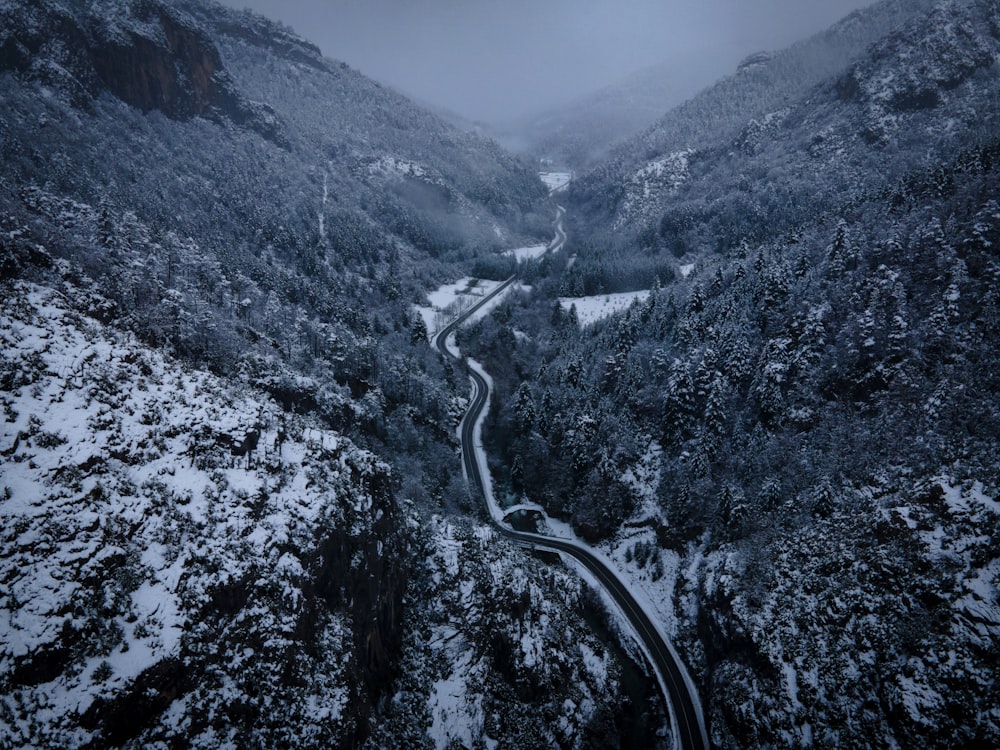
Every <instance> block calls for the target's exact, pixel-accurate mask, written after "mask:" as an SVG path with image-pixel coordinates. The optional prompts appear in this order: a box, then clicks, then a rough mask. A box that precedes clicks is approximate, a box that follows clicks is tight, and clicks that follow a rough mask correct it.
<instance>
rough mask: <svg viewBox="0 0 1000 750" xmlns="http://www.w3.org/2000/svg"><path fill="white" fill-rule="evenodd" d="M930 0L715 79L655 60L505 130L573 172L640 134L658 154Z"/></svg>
mask: <svg viewBox="0 0 1000 750" xmlns="http://www.w3.org/2000/svg"><path fill="white" fill-rule="evenodd" d="M931 5H932V0H881V2H877V3H875V4H873V5H872V6H870V7H868V8H863V9H861V10H858V11H856V12H854V13H852V14H850V15H849V16H847V17H846V18H845V19H844V20H842V21H841V22H839V23H837V24H835V25H834V26H833V27H831V28H830V29H827V30H826V31H824V32H822V33H820V34H816V35H815V36H813V37H811V38H809V39H806V40H803V41H802V42H799V43H798V44H795V45H794V46H792V47H790V48H788V49H785V50H781V51H779V52H774V53H768V52H762V53H758V54H755V55H751V56H749V57H748V58H747V59H745V60H744V61H743V62H742V63H740V65H739V67H738V69H737V70H736V72H735V73H734V74H733V75H731V76H729V77H726V78H724V79H723V80H721V81H718V82H715V81H714V80H713V79H709V78H704V79H702V80H698V79H697V78H692V69H693V70H697V69H699V68H701V67H704V65H702V64H699V62H700V61H692V64H691V65H688V66H686V65H684V64H670V65H666V64H664V65H657V66H654V67H652V68H649V69H647V70H643V71H639V72H638V73H635V74H633V75H631V76H629V77H628V78H626V79H625V80H623V81H621V82H620V83H618V84H615V85H612V86H608V87H606V88H604V89H602V90H601V91H598V92H596V93H594V94H592V95H590V96H587V97H583V98H582V99H580V100H579V101H577V102H575V103H573V104H571V105H568V106H565V107H562V108H560V109H558V110H555V111H552V112H547V113H543V114H539V115H538V116H536V117H534V118H531V119H530V120H528V121H526V122H523V123H520V124H519V125H518V126H513V127H512V128H511V130H512V132H513V133H516V134H517V137H519V138H520V139H521V140H522V141H523V147H524V148H526V149H527V150H528V151H530V152H531V153H533V154H535V155H537V156H539V157H548V158H551V159H554V160H555V161H556V162H558V163H562V164H565V165H567V166H569V167H571V168H573V169H575V170H577V171H578V172H584V171H585V170H587V169H589V168H592V167H595V166H597V165H599V164H600V163H601V162H603V161H604V160H606V159H607V158H608V157H609V156H610V155H611V154H609V152H613V149H614V147H615V146H618V145H619V144H622V143H624V142H626V141H630V140H632V139H633V138H634V137H636V136H639V134H640V133H642V136H641V138H642V140H643V145H644V146H645V147H646V148H656V149H657V150H658V151H660V152H661V153H670V152H677V151H681V150H683V149H686V148H691V147H696V146H699V145H701V143H700V141H699V139H698V137H697V136H698V135H699V134H703V133H706V132H718V131H725V129H727V128H731V127H732V126H733V125H734V124H738V125H742V123H743V122H745V121H746V120H748V119H750V118H753V117H760V116H762V115H765V114H766V113H767V112H768V111H771V110H774V109H778V108H780V107H781V106H783V104H784V102H785V101H786V100H788V99H794V98H796V97H797V96H798V95H800V94H801V93H803V92H804V91H806V90H808V89H809V88H811V87H812V86H814V85H816V84H817V83H819V82H820V81H822V80H823V79H824V78H826V77H828V76H830V75H834V74H836V73H837V72H839V71H841V70H842V69H843V68H844V67H845V66H846V65H847V64H849V63H850V62H851V61H853V60H855V59H857V58H858V57H859V56H860V55H862V54H863V53H864V51H865V50H866V49H867V47H868V46H869V45H870V44H872V43H873V42H875V41H877V40H878V39H880V38H882V37H883V36H884V35H885V34H886V33H887V32H889V31H890V30H892V29H894V28H896V27H898V26H899V25H900V24H902V23H903V22H905V21H906V20H908V19H910V18H912V17H913V16H914V15H918V14H919V13H921V12H922V11H925V10H927V9H928V8H930V6H931ZM710 84H711V85H710ZM701 89H704V91H701V93H699V90H701ZM696 94H697V96H695V95H696ZM687 100H690V101H687ZM685 101H687V103H686V104H684V106H682V107H678V105H680V104H681V103H682V102H685ZM668 113H669V114H668ZM664 118H665V119H664ZM644 131H645V132H644ZM660 141H666V143H660ZM631 150H634V149H633V147H632V146H626V147H625V148H623V149H622V151H620V152H613V153H618V154H620V155H624V154H626V153H627V152H628V151H631Z"/></svg>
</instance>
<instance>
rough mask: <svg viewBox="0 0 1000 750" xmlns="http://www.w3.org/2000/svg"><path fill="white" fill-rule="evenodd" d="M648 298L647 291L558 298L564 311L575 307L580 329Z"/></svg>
mask: <svg viewBox="0 0 1000 750" xmlns="http://www.w3.org/2000/svg"><path fill="white" fill-rule="evenodd" d="M648 297H649V290H648V289H647V290H643V291H638V292H620V293H617V294H595V295H592V296H590V297H560V298H559V304H560V305H561V306H562V308H563V310H566V311H568V310H569V309H570V307H572V306H573V305H576V316H577V320H579V321H580V327H581V328H582V327H584V326H588V325H590V324H591V323H595V322H597V321H598V320H603V319H604V318H607V317H610V316H611V315H615V314H617V313H620V312H622V311H623V310H627V309H628V308H629V307H630V306H631V304H632V303H633V302H635V301H636V300H638V301H640V302H644V301H645V300H646V299H647V298H648Z"/></svg>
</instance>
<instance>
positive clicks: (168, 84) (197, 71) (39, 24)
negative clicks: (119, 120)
mask: <svg viewBox="0 0 1000 750" xmlns="http://www.w3.org/2000/svg"><path fill="white" fill-rule="evenodd" d="M69 8H70V10H67V9H66V8H65V7H63V6H61V5H58V4H55V3H51V2H42V3H39V4H38V5H37V6H35V7H33V8H32V9H31V11H30V12H29V13H23V12H19V11H15V10H14V9H8V10H6V11H0V16H2V17H3V21H4V32H3V33H4V37H3V38H2V41H0V71H2V70H13V71H17V72H20V73H27V74H28V75H31V76H34V77H37V78H39V79H41V80H42V81H44V82H47V83H52V84H54V85H57V86H59V87H60V88H63V89H66V88H68V89H70V90H71V92H72V93H73V94H74V98H75V100H76V102H77V103H78V104H85V103H86V102H87V101H88V100H89V99H90V98H91V97H94V96H97V95H98V94H100V92H101V91H104V90H106V91H109V92H110V93H112V94H113V95H114V96H116V97H118V98H119V99H121V100H122V101H124V102H126V103H128V104H130V105H132V106H134V107H138V108H139V109H141V110H142V111H143V112H149V111H151V110H159V111H161V112H163V113H164V114H165V115H167V116H168V117H171V118H173V119H188V118H191V117H196V116H200V117H209V118H212V119H223V118H227V119H229V120H231V121H232V122H234V123H236V124H237V125H240V126H244V127H247V128H249V129H250V130H253V131H255V132H257V133H259V134H260V135H262V136H264V137H266V138H269V139H271V140H280V133H279V129H278V126H277V122H276V119H275V117H274V114H273V111H271V110H270V108H269V107H266V105H261V104H257V103H253V102H249V101H247V100H245V99H244V98H243V97H242V96H240V94H239V93H238V91H237V90H236V88H235V86H234V85H233V83H232V80H231V79H230V77H229V74H228V73H227V72H226V71H225V69H224V68H223V64H222V60H221V57H220V55H219V50H218V49H217V48H216V47H215V45H214V44H213V43H212V40H211V39H210V38H209V36H208V35H207V34H206V33H205V32H204V31H203V30H201V29H199V28H198V26H197V25H196V23H195V22H194V20H193V19H191V18H190V17H189V16H187V15H186V14H184V13H183V12H182V11H180V10H178V9H177V8H175V7H173V6H171V5H169V4H167V3H163V2H159V1H158V0H137V1H136V2H123V3H121V4H120V8H119V9H118V10H119V13H118V14H117V15H116V16H114V17H113V18H112V22H111V23H109V22H108V20H109V19H108V17H107V16H105V15H101V16H97V12H96V11H95V10H94V9H92V8H89V7H88V4H87V3H73V4H70V6H69ZM53 51H58V53H57V54H55V55H54V56H53V54H52V53H53ZM53 61H55V62H53Z"/></svg>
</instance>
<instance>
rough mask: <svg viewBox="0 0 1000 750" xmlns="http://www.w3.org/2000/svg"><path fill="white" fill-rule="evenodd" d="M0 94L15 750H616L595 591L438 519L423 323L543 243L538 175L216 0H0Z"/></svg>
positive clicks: (0, 489)
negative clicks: (391, 747)
mask: <svg viewBox="0 0 1000 750" xmlns="http://www.w3.org/2000/svg"><path fill="white" fill-rule="evenodd" d="M0 102H2V106H0V289H2V291H0V295H2V298H3V300H4V310H3V311H2V316H0V338H2V357H0V401H2V404H3V409H4V421H3V426H2V428H0V514H2V515H3V518H4V522H3V532H2V534H0V559H2V561H3V564H2V573H0V577H2V580H3V582H4V583H3V586H2V587H0V745H2V746H4V747H52V748H57V747H58V748H67V747H98V746H131V747H148V746H152V745H156V744H157V743H159V744H169V745H172V746H173V745H176V746H184V747H206V748H209V747H219V746H238V747H251V746H256V747H287V746H294V747H300V748H309V747H324V748H326V747H358V746H360V745H361V744H362V743H364V742H366V741H368V742H373V743H376V744H378V745H379V746H381V744H383V743H387V744H395V743H397V742H404V741H405V742H406V743H408V745H407V746H417V747H424V746H426V747H442V748H443V747H444V746H445V745H447V744H448V742H449V741H450V739H451V737H452V736H453V735H454V734H455V732H456V731H458V730H457V729H456V727H458V728H459V729H460V728H461V727H462V726H463V725H465V724H467V723H468V722H471V721H478V722H479V724H478V725H477V726H478V731H481V732H483V733H486V732H494V733H499V732H501V731H502V732H504V733H506V734H509V735H510V736H512V737H514V738H517V737H528V738H532V737H534V738H538V737H546V738H550V739H553V738H555V736H556V735H554V734H553V732H554V731H556V730H554V729H553V727H554V726H556V724H555V723H554V721H553V717H554V716H556V715H559V716H560V717H561V719H560V721H559V722H558V741H560V742H563V743H565V744H566V745H567V746H577V747H586V746H593V745H600V746H606V743H605V742H604V741H603V740H602V739H601V738H602V737H606V736H610V735H613V734H614V733H615V729H614V727H615V726H617V725H620V724H621V723H623V722H624V721H626V720H627V719H626V717H627V716H629V713H628V706H627V698H623V697H621V695H620V691H619V690H618V689H617V685H618V684H619V679H620V678H619V673H620V670H621V666H620V664H621V663H622V662H621V660H620V659H619V657H618V656H616V655H615V654H614V653H613V652H612V651H610V650H608V649H607V648H605V646H604V645H603V644H601V643H600V642H599V641H598V640H597V639H596V638H595V637H594V636H593V635H592V634H590V631H589V629H588V627H587V625H586V623H585V621H584V619H583V617H582V612H583V611H584V610H586V611H588V612H590V611H593V610H594V607H593V606H591V605H590V604H588V603H587V601H586V597H584V596H583V595H582V590H581V589H580V587H579V583H578V582H577V581H575V580H574V579H572V578H570V577H569V576H568V575H567V574H566V573H565V572H557V573H555V574H549V575H548V577H542V576H541V575H540V573H539V568H540V567H541V566H540V565H538V564H537V563H531V562H530V561H527V560H525V558H524V557H523V555H520V554H519V553H517V552H516V551H514V550H512V549H511V548H510V547H508V546H506V545H504V544H503V543H502V542H499V541H496V542H495V543H492V544H491V545H490V550H491V552H490V554H491V555H493V564H492V567H489V568H487V567H485V566H484V563H483V562H482V561H481V559H480V558H481V556H482V555H481V553H480V552H478V551H477V549H478V544H479V542H478V541H477V540H478V539H481V538H485V537H483V535H484V534H486V533H487V532H485V530H484V529H482V528H479V527H477V526H476V525H475V523H474V522H472V521H468V520H462V519H457V518H456V519H454V520H453V521H451V522H445V521H443V520H441V519H440V518H439V517H435V515H434V514H436V513H449V514H456V513H458V512H459V511H467V510H468V509H469V507H470V505H469V503H470V501H469V497H468V493H467V491H466V489H465V486H464V483H463V482H462V478H461V464H460V462H459V460H458V456H457V451H456V448H457V442H456V438H455V432H454V428H455V423H456V420H457V417H458V415H459V414H460V413H461V408H462V401H461V398H459V396H464V394H465V382H464V379H462V378H457V377H455V374H453V373H452V372H451V370H447V369H445V368H444V367H443V365H442V363H441V362H440V360H439V358H438V357H437V356H436V355H435V354H434V353H433V352H432V350H431V349H430V347H429V346H428V345H427V338H426V336H427V331H426V328H425V327H424V325H423V323H422V321H421V319H420V318H419V316H417V315H416V313H415V312H414V311H413V305H414V304H416V303H421V302H423V301H424V294H425V293H426V292H427V291H428V290H430V289H433V288H434V287H436V286H438V284H440V283H441V282H442V281H453V280H454V279H455V278H458V277H460V276H465V275H467V274H468V272H469V269H470V268H471V267H473V266H475V265H477V264H478V265H482V266H489V265H491V264H492V265H495V266H497V267H504V270H506V265H509V263H507V262H506V261H500V262H497V261H496V260H495V258H496V257H497V255H496V254H497V252H498V251H500V250H507V249H509V248H511V247H516V246H518V245H530V244H538V243H539V242H545V241H547V240H548V239H549V237H550V233H551V226H550V222H551V217H552V214H553V212H554V208H553V207H552V206H550V205H549V204H547V203H546V201H545V195H546V191H545V187H544V186H543V184H542V183H541V181H540V180H539V179H538V176H537V174H536V173H535V171H534V168H533V166H532V165H530V164H529V163H527V162H525V161H523V160H521V159H519V158H517V157H514V156H511V155H509V154H507V153H506V152H504V151H502V150H501V149H500V148H499V147H498V146H497V145H496V144H494V143H493V142H491V141H488V140H485V139H481V138H479V137H476V136H474V135H470V134H466V133H463V132H461V131H459V130H457V129H455V128H453V127H450V126H448V125H446V124H445V123H444V122H443V121H442V120H440V119H439V118H438V117H437V116H435V115H432V114H430V113H428V112H427V111H425V110H423V109H421V108H419V107H417V106H416V105H414V104H412V103H411V102H409V101H408V100H406V99H405V98H403V97H402V96H400V95H398V94H396V93H394V92H392V91H389V90H387V89H386V88H384V87H382V86H380V85H379V84H377V83H375V82H373V81H370V80H368V79H366V78H364V77H363V76H362V75H360V74H359V73H357V72H356V71H353V70H351V69H350V68H348V67H347V66H346V65H343V64H341V63H339V62H336V61H334V60H331V59H328V58H325V57H323V56H321V55H320V53H319V51H318V49H316V48H315V47H314V46H313V45H311V44H310V43H308V42H306V41H304V40H303V39H301V38H300V37H298V36H296V35H295V34H294V33H292V32H291V31H290V30H289V29H287V28H284V27H282V26H280V25H277V24H274V23H272V22H270V21H267V20H265V19H263V18H261V17H259V16H256V15H253V14H250V13H244V12H234V11H231V10H228V9H225V8H223V7H221V6H219V5H217V4H214V3H212V2H198V1H196V0H177V1H176V2H160V1H159V0H136V1H134V2H133V1H131V0H109V1H106V2H105V1H102V2H87V1H85V0H65V1H62V2H56V1H55V0H28V1H25V2H21V1H15V0H4V1H3V2H0ZM435 550H436V551H435ZM425 555H427V557H426V558H425ZM526 566H527V567H526ZM442 580H444V581H445V582H446V583H445V584H442ZM442 587H444V588H442ZM495 600H503V601H511V602H516V606H512V607H510V608H509V609H496V608H494V607H492V606H486V604H484V602H488V603H489V604H490V605H492V603H493V602H494V601H495ZM544 623H558V625H559V628H560V630H559V633H560V634H562V633H565V632H574V633H576V634H577V636H576V637H574V638H572V639H570V640H569V641H567V642H563V641H562V640H560V639H559V638H556V637H555V636H554V635H553V633H552V632H549V631H548V630H546V629H545V627H543V624H544ZM501 647H503V648H504V649H506V650H505V651H504V652H503V654H504V655H503V656H502V658H501V656H500V655H499V652H495V649H499V648H501ZM542 649H544V653H545V655H546V658H545V659H544V660H543V659H540V658H539V653H540V652H541V651H540V650H542ZM580 649H586V651H585V653H586V654H587V655H588V659H587V660H585V661H581V660H580V659H579V658H578V657H579V655H580V654H581V653H584V652H582V651H580ZM550 659H552V660H554V661H550ZM470 665H474V671H470V672H468V673H467V674H466V673H465V672H464V671H463V670H464V669H465V667H468V666H470ZM452 673H455V674H457V675H459V677H461V678H462V679H466V680H468V681H469V682H468V684H469V686H470V687H469V688H468V691H467V692H468V695H467V696H465V697H463V696H464V695H465V694H464V693H463V695H457V694H453V693H451V692H449V691H448V690H447V689H446V688H443V687H441V683H442V682H444V683H446V685H451V684H453V683H454V684H456V685H457V682H455V680H458V679H459V678H458V677H456V678H455V680H452V681H451V682H449V681H448V680H449V675H451V674H452ZM403 676H405V684H404V682H402V681H401V679H402V678H403ZM456 689H457V688H456ZM399 696H402V697H399ZM484 696H486V697H485V698H484ZM401 702H402V703H401ZM400 705H403V706H405V708H400V707H399V706H400ZM541 705H544V706H545V713H544V714H543V713H538V712H536V711H535V710H534V709H535V708H537V707H538V706H541ZM470 717H471V718H470ZM477 717H478V718H477ZM650 731H653V730H650ZM376 738H377V739H376ZM553 741H554V739H553Z"/></svg>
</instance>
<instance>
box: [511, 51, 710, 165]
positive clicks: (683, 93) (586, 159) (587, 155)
mask: <svg viewBox="0 0 1000 750" xmlns="http://www.w3.org/2000/svg"><path fill="white" fill-rule="evenodd" d="M690 73H691V70H690V68H687V69H685V67H684V66H683V65H681V64H678V63H670V64H664V65H657V66H653V67H651V68H648V69H646V70H641V71H639V72H637V73H634V74H632V75H630V76H628V77H627V78H626V79H624V80H622V81H621V82H619V83H617V84H613V85H611V86H607V87H605V88H603V89H601V90H600V91H598V92H596V93H594V94H591V95H589V96H585V97H582V98H580V99H579V100H577V101H575V102H572V103H570V104H568V105H566V106H563V107H560V108H558V109H555V110H552V111H549V112H544V113H542V114H539V115H536V116H534V117H532V118H530V119H528V120H525V121H523V122H520V123H517V124H514V125H511V126H508V130H509V131H510V132H511V133H513V134H515V135H514V137H515V138H516V139H518V140H519V141H520V142H521V145H522V147H523V148H524V149H525V150H526V151H528V152H529V153H532V154H536V155H538V156H539V157H542V158H548V159H551V160H553V161H555V162H556V163H558V164H561V165H565V166H568V167H570V168H572V169H574V170H577V171H583V170H584V169H586V168H587V167H590V166H593V165H594V164H596V163H598V162H599V161H601V159H603V158H604V157H606V156H607V153H608V151H609V150H610V149H611V148H612V147H613V146H615V145H617V144H619V143H621V142H622V141H625V140H627V139H629V138H630V137H632V136H634V135H636V134H637V133H639V132H640V131H642V130H643V129H644V128H646V127H647V126H649V125H652V124H653V123H654V122H655V121H656V120H658V119H659V118H660V117H662V116H663V114H664V113H665V112H667V111H669V110H670V109H672V108H673V107H675V106H676V105H678V104H680V103H681V102H682V101H684V100H685V99H687V98H688V97H690V96H692V95H694V94H695V93H697V92H698V90H699V89H700V88H701V87H702V86H704V85H706V84H708V83H709V82H710V81H711V79H710V78H709V77H708V75H707V74H706V75H705V77H704V79H703V80H701V81H698V80H692V79H691V78H690Z"/></svg>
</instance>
